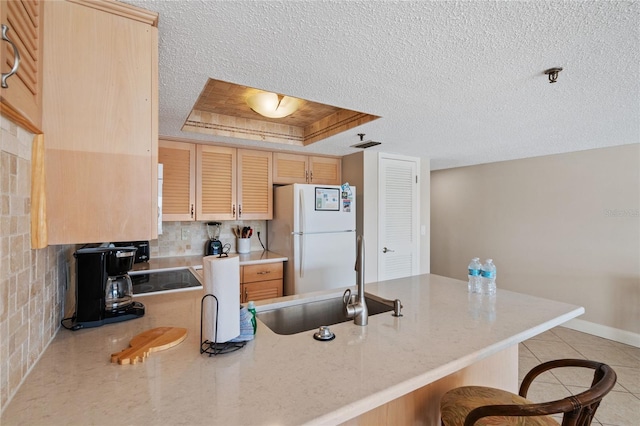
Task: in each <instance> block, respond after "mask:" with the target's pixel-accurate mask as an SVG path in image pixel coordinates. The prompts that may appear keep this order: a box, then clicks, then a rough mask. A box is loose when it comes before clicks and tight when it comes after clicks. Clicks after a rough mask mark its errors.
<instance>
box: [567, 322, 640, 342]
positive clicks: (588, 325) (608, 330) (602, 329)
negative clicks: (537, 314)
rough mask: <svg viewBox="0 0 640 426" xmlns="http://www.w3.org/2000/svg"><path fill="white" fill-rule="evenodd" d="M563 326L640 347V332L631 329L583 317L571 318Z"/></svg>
mask: <svg viewBox="0 0 640 426" xmlns="http://www.w3.org/2000/svg"><path fill="white" fill-rule="evenodd" d="M562 326H563V327H567V328H570V329H572V330H576V331H582V332H583V333H589V334H593V335H594V336H598V337H603V338H605V339H609V340H613V341H616V342H620V343H624V344H627V345H631V346H635V347H637V348H640V334H637V333H632V332H631V331H626V330H620V329H619V328H613V327H609V326H606V325H602V324H596V323H595V322H589V321H585V320H581V319H572V320H569V321H567V322H566V323H564V324H562Z"/></svg>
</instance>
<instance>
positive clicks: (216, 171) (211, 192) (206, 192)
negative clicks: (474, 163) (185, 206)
mask: <svg viewBox="0 0 640 426" xmlns="http://www.w3.org/2000/svg"><path fill="white" fill-rule="evenodd" d="M197 169H198V171H197V176H198V179H197V184H196V192H197V196H196V205H197V208H196V211H197V213H196V218H197V220H234V219H236V215H237V210H238V206H237V202H236V197H237V194H236V149H235V148H227V147H221V146H211V145H198V168H197Z"/></svg>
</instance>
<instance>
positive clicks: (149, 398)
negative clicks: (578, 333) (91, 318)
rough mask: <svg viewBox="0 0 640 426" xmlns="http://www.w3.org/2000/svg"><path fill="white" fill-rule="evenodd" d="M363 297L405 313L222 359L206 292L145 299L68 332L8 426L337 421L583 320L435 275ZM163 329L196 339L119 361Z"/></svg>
mask: <svg viewBox="0 0 640 426" xmlns="http://www.w3.org/2000/svg"><path fill="white" fill-rule="evenodd" d="M366 291H367V292H369V293H372V294H374V295H378V296H380V297H383V298H386V299H396V298H399V299H401V300H402V303H403V305H404V309H403V313H404V316H403V317H401V318H396V317H393V316H391V315H390V313H383V314H379V315H375V316H370V317H369V325H368V326H366V327H360V326H356V325H355V324H354V323H353V322H352V321H350V322H346V323H342V324H337V325H333V326H331V329H332V331H333V332H334V333H335V334H336V338H335V340H332V341H330V342H318V341H315V340H314V339H313V338H312V336H313V333H314V331H309V332H303V333H299V334H295V335H291V336H280V335H277V334H274V333H273V332H272V331H271V330H269V329H268V328H267V327H266V326H265V325H264V324H262V323H261V322H259V323H258V332H257V335H256V338H255V340H253V341H251V342H249V343H248V344H247V346H246V347H245V348H243V349H241V350H240V351H238V352H235V353H231V354H226V355H221V356H217V357H208V356H206V355H201V354H200V353H199V343H200V335H199V327H200V299H201V297H202V291H201V290H199V291H190V292H183V293H174V294H165V295H155V296H146V297H145V298H144V300H143V302H144V304H145V305H146V307H147V314H146V315H145V316H144V317H143V318H140V319H136V320H132V321H127V322H122V323H117V324H111V325H106V326H103V327H99V328H93V329H84V330H79V331H75V332H71V331H67V330H64V329H63V330H60V331H59V332H58V334H57V336H56V337H55V339H54V340H53V342H52V343H51V344H50V346H49V348H47V350H46V352H45V353H44V355H43V356H42V358H41V359H40V361H39V362H38V363H37V365H36V366H35V368H34V369H33V370H32V371H31V373H30V374H29V376H28V377H27V378H26V380H25V382H24V383H23V385H22V386H21V388H20V389H19V391H18V393H17V394H16V396H15V397H14V398H13V400H12V401H11V403H10V404H9V405H8V406H7V408H6V409H5V410H4V413H3V415H2V417H1V418H0V424H2V425H3V426H4V425H14V424H45V423H46V424H65V425H75V424H82V425H88V424H135V425H143V424H189V425H196V424H206V425H211V424H223V425H240V424H242V425H249V424H269V425H284V424H291V425H298V424H303V423H327V424H333V423H339V422H342V421H346V420H348V419H350V418H353V417H354V416H357V415H359V414H361V413H363V412H366V411H368V410H370V409H371V408H374V407H376V406H378V405H380V404H382V403H384V402H387V401H390V400H392V399H394V398H397V397H398V396H401V395H403V394H405V393H408V392H411V391H413V390H415V389H416V388H417V387H420V386H423V385H425V384H428V383H432V382H433V381H435V380H437V379H439V378H441V377H444V376H446V375H448V374H451V373H453V372H455V371H458V370H459V369H460V368H463V367H465V366H466V365H470V364H471V363H474V362H476V361H478V360H481V359H483V358H485V357H487V356H489V355H492V354H494V353H496V352H497V351H500V350H502V349H505V348H508V347H512V346H513V345H516V344H517V343H518V342H521V341H523V340H526V339H528V338H530V337H532V336H534V335H536V334H539V333H541V332H543V331H546V330H548V329H550V328H552V327H555V326H556V325H559V324H562V323H564V322H565V321H568V320H569V319H571V318H574V317H576V316H579V315H581V314H582V313H583V312H584V309H583V308H580V307H577V306H573V305H569V304H565V303H561V302H555V301H550V300H546V299H540V298H537V297H533V296H526V295H522V294H518V293H514V292H510V291H506V290H502V289H498V294H497V296H496V297H495V300H494V301H493V302H492V303H488V301H487V300H486V299H485V300H484V301H483V300H480V299H478V298H474V297H470V296H469V295H468V294H467V285H466V283H465V282H462V281H459V280H453V279H450V278H445V277H441V276H437V275H421V276H416V277H409V278H402V279H397V280H391V281H386V282H381V283H374V284H368V285H367V288H366ZM341 293H342V292H336V291H332V292H324V293H315V294H313V295H307V296H304V298H315V299H318V298H326V297H328V296H329V295H332V296H333V295H338V296H339V295H341ZM301 298H303V296H291V297H287V298H283V299H278V302H277V305H286V304H293V303H299V300H300V299H301ZM257 305H258V310H262V309H265V307H266V306H270V307H271V305H270V304H269V302H268V301H264V302H259V303H257ZM160 326H176V327H186V328H187V329H188V330H189V334H188V337H187V339H186V340H185V341H184V342H182V343H181V344H179V345H178V346H176V347H174V348H172V349H169V350H166V351H162V352H156V353H152V354H151V355H150V356H149V358H148V359H147V360H146V361H145V362H143V363H138V364H136V365H117V364H111V363H110V354H111V353H114V352H118V351H120V350H122V349H124V348H126V347H127V346H128V343H129V340H130V339H131V338H132V337H133V336H135V335H136V334H138V333H140V332H142V331H144V330H147V329H150V328H154V327H160Z"/></svg>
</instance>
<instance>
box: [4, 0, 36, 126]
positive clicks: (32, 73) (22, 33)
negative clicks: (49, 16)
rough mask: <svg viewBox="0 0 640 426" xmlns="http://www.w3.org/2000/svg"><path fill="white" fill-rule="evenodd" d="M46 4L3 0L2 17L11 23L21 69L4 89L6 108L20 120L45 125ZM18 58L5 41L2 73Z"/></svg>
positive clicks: (9, 31)
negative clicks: (44, 55) (44, 46)
mask: <svg viewBox="0 0 640 426" xmlns="http://www.w3.org/2000/svg"><path fill="white" fill-rule="evenodd" d="M42 6H43V1H35V0H9V1H6V0H2V1H0V13H1V15H0V21H1V23H2V24H3V25H6V26H7V27H8V31H7V38H9V39H10V40H11V42H13V44H14V45H15V47H16V49H17V50H18V53H19V55H20V63H19V67H18V71H17V72H16V74H14V75H12V76H11V77H9V78H7V80H6V82H7V86H8V87H7V88H6V89H5V88H3V89H2V90H1V91H0V92H1V94H2V96H0V99H1V100H2V106H3V108H2V110H3V111H2V112H3V114H5V115H9V118H11V119H13V120H14V121H16V122H18V123H19V124H23V121H22V120H27V122H29V123H31V124H33V126H35V127H37V128H41V126H42V34H43V31H42V28H43V26H42V24H43V18H42V15H43V13H42V12H43V7H42ZM14 62H15V59H14V49H13V47H12V46H11V45H10V44H9V42H6V41H1V42H0V70H1V71H2V73H3V74H6V73H8V72H9V71H10V70H11V69H12V67H13V64H14ZM5 107H6V108H7V109H5ZM8 112H11V114H7V113H8ZM13 114H16V115H15V116H14V115H13Z"/></svg>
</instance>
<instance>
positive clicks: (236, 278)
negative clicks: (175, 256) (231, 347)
mask: <svg viewBox="0 0 640 426" xmlns="http://www.w3.org/2000/svg"><path fill="white" fill-rule="evenodd" d="M239 259H240V258H239V257H238V255H229V257H218V256H206V257H205V258H203V259H202V269H203V271H204V285H203V287H204V293H205V294H213V295H214V296H215V297H216V298H217V299H218V312H216V301H215V299H214V298H212V297H208V298H206V299H205V302H204V305H203V306H202V309H203V310H204V312H203V317H204V319H203V324H202V329H203V330H202V337H203V338H204V339H205V340H208V341H210V342H214V343H224V342H228V341H229V340H231V339H233V338H235V337H238V336H239V335H240V260H239ZM216 316H217V317H218V336H217V338H216V335H215V331H216V330H215V319H216Z"/></svg>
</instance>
